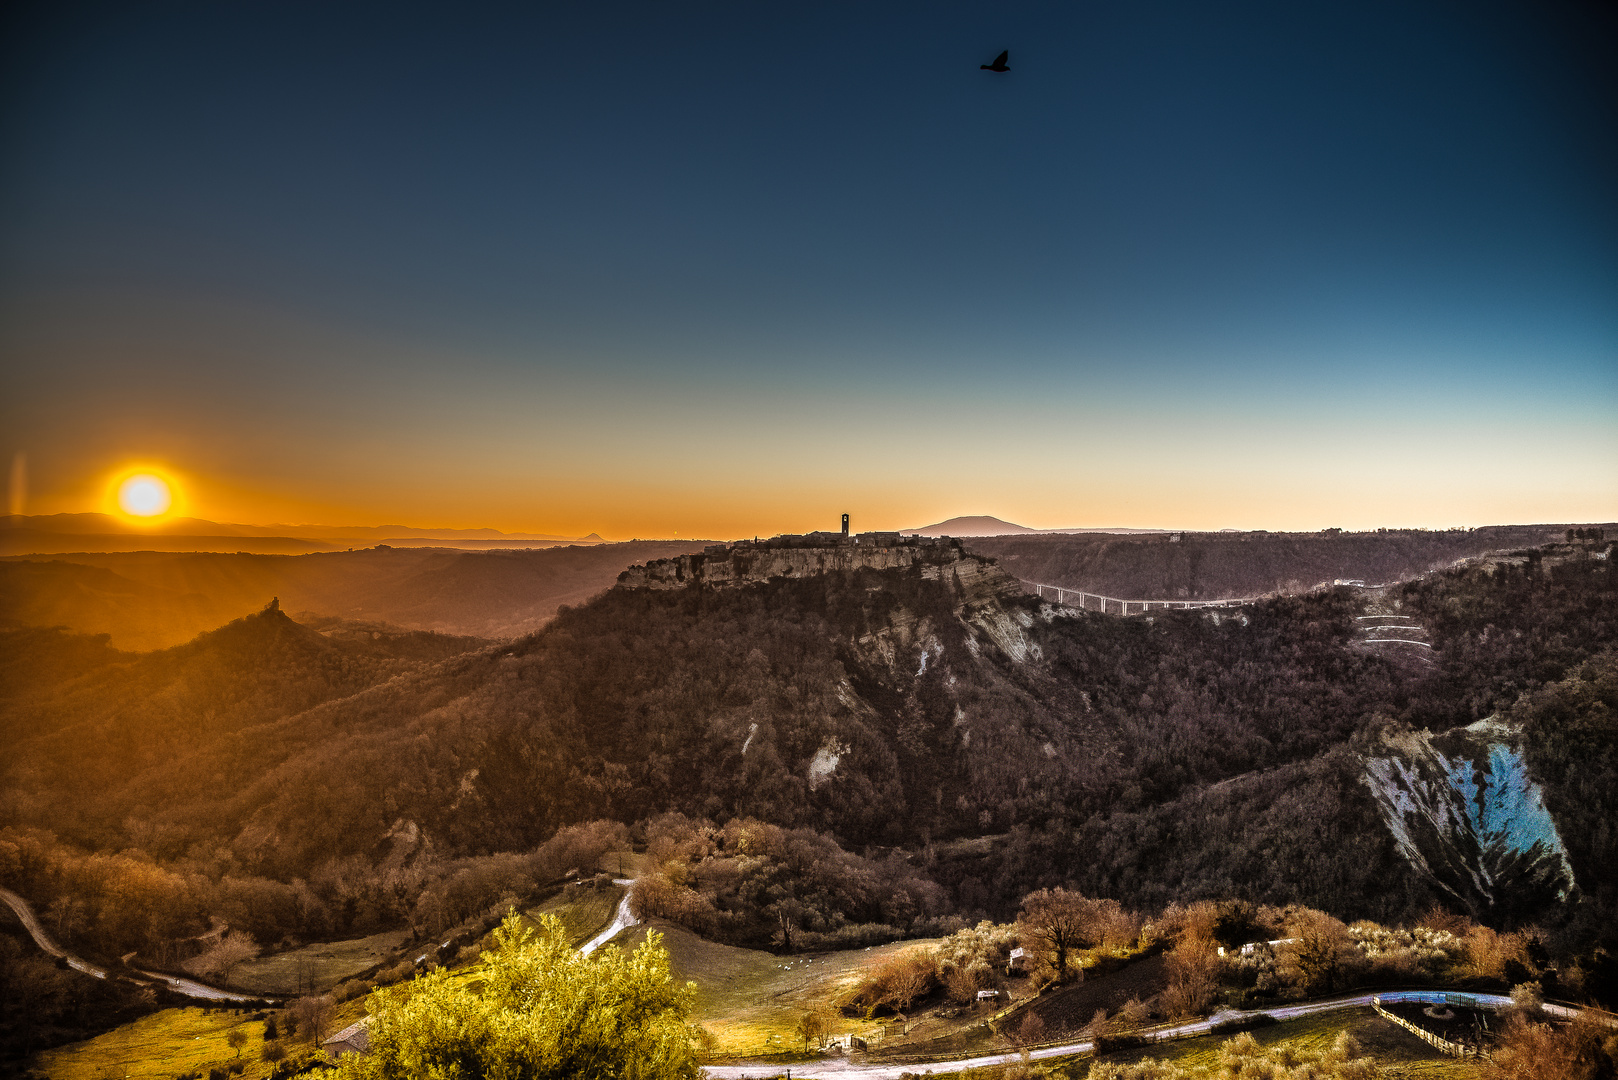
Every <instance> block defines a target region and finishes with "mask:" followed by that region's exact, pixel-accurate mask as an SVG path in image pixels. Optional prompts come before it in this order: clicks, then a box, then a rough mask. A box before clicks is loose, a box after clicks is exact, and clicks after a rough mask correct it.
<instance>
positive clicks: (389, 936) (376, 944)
mask: <svg viewBox="0 0 1618 1080" xmlns="http://www.w3.org/2000/svg"><path fill="white" fill-rule="evenodd" d="M409 936H410V934H409V932H408V931H405V930H392V931H389V932H388V933H385V934H372V935H371V936H370V937H363V938H353V939H351V940H349V941H329V942H323V943H320V944H316V945H305V946H304V947H303V948H301V949H294V950H292V951H291V952H284V953H277V954H276V955H274V956H262V957H259V958H258V959H256V960H248V961H246V962H244V963H241V964H238V965H237V966H236V967H235V968H233V969H232V970H231V973H230V985H232V986H234V987H237V988H239V989H242V990H248V991H251V992H253V993H255V994H275V995H277V996H288V995H292V994H308V993H321V992H323V991H326V990H330V989H331V988H332V987H333V986H336V985H337V984H338V983H340V982H342V981H343V980H344V979H348V978H352V977H353V976H354V975H356V974H358V973H359V972H361V971H364V970H365V969H367V968H369V967H372V966H374V965H376V964H378V963H381V962H382V961H383V960H385V959H387V958H388V956H389V955H390V954H391V953H392V952H393V951H394V950H395V949H397V948H398V947H399V946H400V945H402V944H403V943H404V940H405V939H406V938H407V937H409Z"/></svg>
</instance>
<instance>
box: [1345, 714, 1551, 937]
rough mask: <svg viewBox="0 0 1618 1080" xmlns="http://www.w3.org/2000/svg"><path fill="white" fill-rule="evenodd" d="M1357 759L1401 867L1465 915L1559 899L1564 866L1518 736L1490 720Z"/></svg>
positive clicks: (1399, 739)
mask: <svg viewBox="0 0 1618 1080" xmlns="http://www.w3.org/2000/svg"><path fill="white" fill-rule="evenodd" d="M1382 749H1383V751H1384V752H1383V754H1381V755H1378V756H1370V757H1367V758H1366V759H1365V782H1366V783H1367V784H1368V785H1369V786H1370V788H1371V794H1372V796H1373V798H1374V799H1375V800H1376V803H1377V807H1378V809H1379V810H1381V812H1382V819H1383V821H1384V822H1385V823H1386V824H1387V826H1388V829H1389V830H1390V831H1391V832H1392V833H1393V838H1394V841H1395V843H1396V844H1397V845H1398V847H1399V850H1400V852H1401V853H1402V854H1403V855H1404V856H1405V858H1407V859H1408V860H1409V861H1410V864H1411V865H1412V866H1413V867H1414V868H1415V869H1416V870H1417V871H1418V872H1420V873H1421V874H1422V875H1423V876H1424V877H1426V878H1427V879H1428V880H1429V881H1430V882H1432V883H1433V884H1435V885H1437V886H1438V887H1439V888H1440V889H1442V890H1443V891H1444V892H1445V893H1447V894H1449V895H1450V896H1451V897H1453V898H1454V899H1456V900H1458V901H1460V902H1461V903H1463V904H1465V905H1466V906H1467V907H1468V908H1469V909H1471V910H1472V911H1473V912H1474V913H1477V914H1484V913H1486V912H1490V911H1498V910H1501V909H1505V910H1511V911H1518V910H1528V909H1532V908H1534V907H1537V906H1540V905H1543V904H1545V903H1549V902H1553V901H1556V900H1562V899H1566V898H1567V896H1568V893H1569V891H1570V890H1571V889H1572V887H1573V868H1572V865H1571V864H1570V863H1569V862H1568V857H1567V851H1566V849H1565V848H1564V847H1563V845H1562V838H1561V836H1560V835H1559V834H1558V833H1557V831H1556V823H1555V822H1554V821H1553V820H1552V819H1551V815H1550V811H1549V810H1547V809H1546V808H1545V801H1544V798H1543V796H1542V794H1541V791H1540V787H1539V785H1538V784H1536V783H1535V782H1534V781H1533V779H1532V778H1531V777H1530V776H1529V775H1528V765H1527V762H1526V761H1525V760H1524V757H1523V751H1522V746H1521V738H1520V735H1519V733H1518V732H1517V731H1516V730H1515V729H1513V728H1512V727H1510V726H1509V725H1507V724H1505V723H1504V722H1502V721H1500V720H1497V719H1494V718H1490V719H1488V720H1480V721H1478V722H1477V723H1475V724H1472V725H1470V726H1468V727H1462V728H1456V729H1454V730H1452V731H1447V732H1444V733H1443V734H1441V735H1432V734H1429V733H1427V732H1413V731H1405V732H1401V733H1399V734H1395V735H1390V736H1388V737H1386V738H1385V739H1384V741H1383V747H1382Z"/></svg>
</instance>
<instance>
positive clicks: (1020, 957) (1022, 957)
mask: <svg viewBox="0 0 1618 1080" xmlns="http://www.w3.org/2000/svg"><path fill="white" fill-rule="evenodd" d="M1027 962H1028V951H1027V950H1026V949H1024V948H1023V947H1022V946H1020V945H1019V946H1018V947H1017V948H1015V949H1012V950H1011V957H1010V958H1009V959H1008V960H1007V961H1006V970H1007V971H1021V970H1022V968H1023V965H1024V964H1025V963H1027Z"/></svg>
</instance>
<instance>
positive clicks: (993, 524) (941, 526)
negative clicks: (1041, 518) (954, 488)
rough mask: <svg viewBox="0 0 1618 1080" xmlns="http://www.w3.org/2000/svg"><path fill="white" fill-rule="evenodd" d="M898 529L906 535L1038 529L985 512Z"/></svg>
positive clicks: (995, 533)
mask: <svg viewBox="0 0 1618 1080" xmlns="http://www.w3.org/2000/svg"><path fill="white" fill-rule="evenodd" d="M899 531H900V532H902V533H904V534H906V535H910V534H912V533H913V534H915V535H916V536H1011V535H1013V534H1015V533H1034V532H1038V531H1039V530H1038V529H1030V528H1028V527H1027V526H1025V525H1013V524H1012V523H1011V522H1009V521H1001V520H1000V519H999V518H997V517H990V516H988V515H987V514H978V515H977V516H975V517H952V518H950V519H949V520H948V521H940V522H939V523H938V524H936V525H924V526H922V527H921V528H919V529H900V530H899Z"/></svg>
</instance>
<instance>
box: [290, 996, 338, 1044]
mask: <svg viewBox="0 0 1618 1080" xmlns="http://www.w3.org/2000/svg"><path fill="white" fill-rule="evenodd" d="M331 1005H332V1002H331V998H329V997H326V996H325V995H319V996H315V995H311V996H309V997H301V998H299V999H298V1000H297V1001H294V1002H293V1003H292V1004H291V1006H290V1007H289V1010H288V1011H290V1012H291V1013H292V1015H293V1016H295V1017H297V1029H298V1031H300V1032H301V1033H302V1034H303V1037H304V1038H306V1039H308V1040H309V1042H310V1044H311V1045H313V1046H319V1045H320V1041H321V1040H322V1039H324V1038H325V1037H326V1027H327V1025H328V1024H329V1023H330V1022H331Z"/></svg>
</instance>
